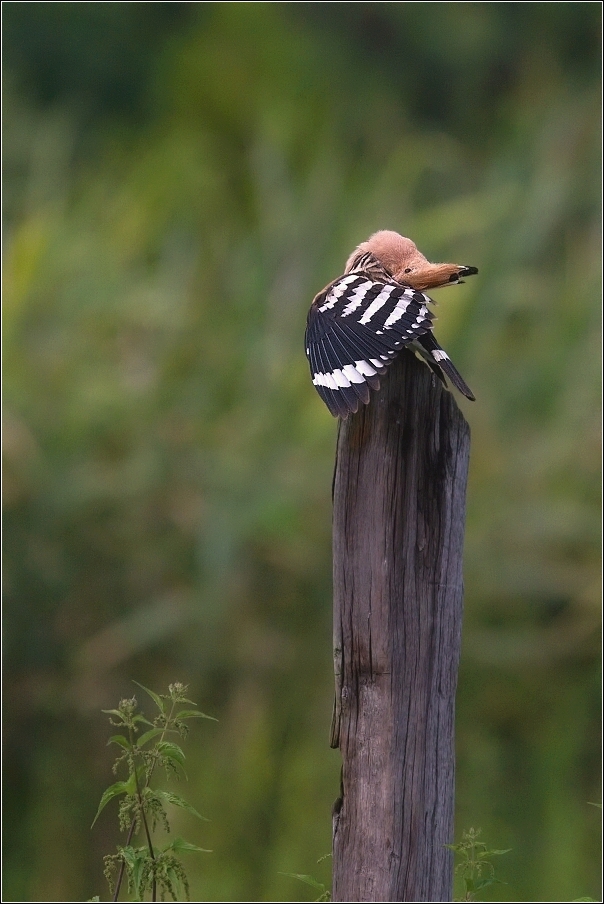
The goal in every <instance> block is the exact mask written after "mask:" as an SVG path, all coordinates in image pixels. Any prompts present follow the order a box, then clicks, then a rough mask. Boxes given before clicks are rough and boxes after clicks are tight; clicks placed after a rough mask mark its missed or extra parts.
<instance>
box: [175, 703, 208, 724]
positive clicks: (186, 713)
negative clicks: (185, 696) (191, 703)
mask: <svg viewBox="0 0 604 904" xmlns="http://www.w3.org/2000/svg"><path fill="white" fill-rule="evenodd" d="M187 702H188V701H187ZM175 719H211V721H212V722H218V719H215V718H214V716H207V715H206V714H205V713H201V712H199V710H198V709H183V710H181V711H180V712H179V713H177V714H176V716H175Z"/></svg>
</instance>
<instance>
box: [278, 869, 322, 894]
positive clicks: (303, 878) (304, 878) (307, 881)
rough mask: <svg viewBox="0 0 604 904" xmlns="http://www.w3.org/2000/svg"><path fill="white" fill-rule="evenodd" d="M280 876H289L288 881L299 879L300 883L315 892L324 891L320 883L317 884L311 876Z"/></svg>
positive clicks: (290, 874)
mask: <svg viewBox="0 0 604 904" xmlns="http://www.w3.org/2000/svg"><path fill="white" fill-rule="evenodd" d="M279 875H280V876H289V878H290V879H299V880H300V882H304V883H305V884H306V885H310V886H311V887H312V888H316V890H317V891H325V886H324V885H323V883H322V882H317V880H316V879H313V877H312V876H307V875H305V874H302V873H279Z"/></svg>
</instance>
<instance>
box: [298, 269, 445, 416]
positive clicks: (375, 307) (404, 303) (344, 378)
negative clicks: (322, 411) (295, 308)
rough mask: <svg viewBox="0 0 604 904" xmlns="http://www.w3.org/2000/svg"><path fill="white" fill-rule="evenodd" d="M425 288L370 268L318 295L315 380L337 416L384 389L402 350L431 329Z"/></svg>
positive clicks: (313, 327)
mask: <svg viewBox="0 0 604 904" xmlns="http://www.w3.org/2000/svg"><path fill="white" fill-rule="evenodd" d="M430 300H431V299H429V298H428V296H427V295H424V294H423V293H422V292H418V291H416V290H415V289H411V288H409V287H407V286H401V285H399V284H397V283H394V282H382V281H377V280H375V279H372V278H371V277H369V276H368V275H367V274H363V273H358V272H357V273H349V274H348V275H346V276H341V277H340V278H339V279H337V280H336V281H335V282H333V283H331V285H330V286H328V287H327V289H325V290H324V291H323V292H321V293H320V294H319V295H318V296H317V297H316V298H315V300H314V301H313V304H312V306H311V309H310V311H309V314H308V322H307V326H306V355H307V357H308V361H309V363H310V371H311V376H312V381H313V384H314V386H315V388H316V390H317V392H318V393H319V395H320V396H321V398H322V399H323V401H324V402H325V404H326V405H327V407H328V408H329V410H330V411H331V413H332V414H333V415H334V416H335V417H343V418H345V417H347V416H348V415H349V414H351V413H353V412H355V411H357V410H358V408H359V405H360V404H361V403H364V404H366V403H367V402H368V401H369V390H370V389H379V385H380V383H379V376H380V374H384V373H385V372H386V368H387V366H388V365H389V364H390V363H391V362H392V360H393V359H394V357H395V356H396V354H397V352H399V351H400V349H401V348H403V347H404V346H405V345H409V344H410V343H411V342H413V341H414V340H415V339H417V338H418V337H419V336H422V335H424V334H425V333H427V332H429V331H431V329H432V319H433V315H432V313H431V312H430V311H429V310H428V307H427V304H428V303H429V302H430Z"/></svg>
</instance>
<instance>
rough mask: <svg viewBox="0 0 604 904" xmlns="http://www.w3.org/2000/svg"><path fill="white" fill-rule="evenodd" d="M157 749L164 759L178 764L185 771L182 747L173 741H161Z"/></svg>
mask: <svg viewBox="0 0 604 904" xmlns="http://www.w3.org/2000/svg"><path fill="white" fill-rule="evenodd" d="M157 749H158V751H159V752H160V753H161V755H162V756H163V757H165V758H166V759H167V760H170V762H173V763H176V764H177V765H178V766H180V767H181V768H182V769H183V770H184V765H185V754H184V751H183V749H182V747H179V746H178V744H175V743H174V742H173V741H160V743H159V744H158V745H157Z"/></svg>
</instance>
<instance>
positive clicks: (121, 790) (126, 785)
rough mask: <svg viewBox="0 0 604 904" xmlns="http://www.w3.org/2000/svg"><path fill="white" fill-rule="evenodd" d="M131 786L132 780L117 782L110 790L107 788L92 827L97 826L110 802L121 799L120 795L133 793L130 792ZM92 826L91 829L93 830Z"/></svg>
mask: <svg viewBox="0 0 604 904" xmlns="http://www.w3.org/2000/svg"><path fill="white" fill-rule="evenodd" d="M130 784H131V781H130V779H129V780H128V781H127V782H115V784H113V785H110V786H109V788H107V789H106V790H105V791H104V792H103V796H102V797H101V802H100V804H99V808H98V810H97V811H96V816H95V817H94V819H93V821H92V826H93V825H94V824H95V822H96V821H97V819H98V818H99V816H100V814H101V813H102V812H103V810H104V809H105V807H106V806H107V804H108V803H109V801H110V800H113V798H114V797H119V796H120V794H132V791H131V790H130ZM92 826H90V828H92Z"/></svg>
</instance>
